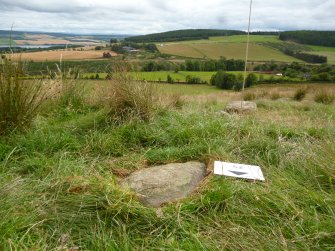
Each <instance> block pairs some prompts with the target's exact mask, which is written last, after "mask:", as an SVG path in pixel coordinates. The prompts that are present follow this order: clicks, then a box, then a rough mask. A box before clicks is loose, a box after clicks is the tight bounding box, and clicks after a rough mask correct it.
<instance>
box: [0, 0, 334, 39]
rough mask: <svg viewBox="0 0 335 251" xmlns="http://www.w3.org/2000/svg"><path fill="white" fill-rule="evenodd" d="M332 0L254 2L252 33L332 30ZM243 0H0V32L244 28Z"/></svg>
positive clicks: (246, 2) (245, 5)
mask: <svg viewBox="0 0 335 251" xmlns="http://www.w3.org/2000/svg"><path fill="white" fill-rule="evenodd" d="M334 9H335V1H334V0H320V1H317V2H316V1H312V0H295V1H290V0H272V1H266V0H254V5H253V14H252V26H251V27H252V29H253V30H293V29H323V30H326V29H332V30H333V29H334V27H335V14H334V11H333V10H334ZM248 10H249V0H240V1H236V0H207V1H203V0H165V1H160V0H137V1H132V0H122V1H120V0H117V1H116V0H109V1H108V0H66V1H59V0H58V1H55V0H30V1H27V0H0V11H1V16H0V22H1V23H0V29H8V28H9V27H10V26H11V24H12V23H13V22H15V26H14V28H15V29H17V30H19V29H20V30H37V31H38V30H44V31H62V32H80V33H125V34H144V33H152V32H161V31H167V30H172V29H186V28H216V29H219V28H222V29H241V30H245V29H246V27H247V21H248Z"/></svg>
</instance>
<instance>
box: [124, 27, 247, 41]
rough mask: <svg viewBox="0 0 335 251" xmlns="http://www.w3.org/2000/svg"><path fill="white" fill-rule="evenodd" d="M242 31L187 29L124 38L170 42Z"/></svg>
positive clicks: (241, 32)
mask: <svg viewBox="0 0 335 251" xmlns="http://www.w3.org/2000/svg"><path fill="white" fill-rule="evenodd" d="M243 34H246V33H245V32H244V31H238V30H215V29H188V30H176V31H168V32H162V33H155V34H149V35H142V36H134V37H128V38H125V41H130V42H136V43H151V42H172V41H185V40H198V39H208V38H209V37H214V36H231V35H243Z"/></svg>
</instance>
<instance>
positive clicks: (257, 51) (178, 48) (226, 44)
mask: <svg viewBox="0 0 335 251" xmlns="http://www.w3.org/2000/svg"><path fill="white" fill-rule="evenodd" d="M246 41H247V37H246V35H235V36H223V37H210V38H209V39H207V40H206V39H203V40H193V41H180V42H169V43H163V44H162V43H160V44H157V48H158V49H159V51H160V52H161V53H165V54H170V55H176V56H181V57H191V58H212V59H218V58H220V57H221V56H223V57H225V58H228V59H230V58H233V59H245V50H246ZM250 42H251V44H250V52H249V59H250V60H251V61H277V62H301V60H299V59H296V58H293V57H291V56H287V55H285V54H284V53H282V52H281V51H280V50H278V48H277V47H278V46H275V45H276V44H277V45H278V44H281V43H286V44H288V43H287V42H283V41H281V40H279V39H278V37H277V36H269V35H251V36H250ZM271 45H272V46H271ZM306 46H307V47H309V48H311V49H312V50H314V52H307V53H313V54H317V55H323V56H327V57H328V62H329V63H331V64H334V63H335V58H334V53H335V48H332V47H324V46H311V45H306Z"/></svg>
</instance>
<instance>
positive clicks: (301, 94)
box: [293, 88, 307, 101]
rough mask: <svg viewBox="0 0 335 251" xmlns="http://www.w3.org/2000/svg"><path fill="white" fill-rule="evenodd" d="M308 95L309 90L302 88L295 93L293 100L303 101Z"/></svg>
mask: <svg viewBox="0 0 335 251" xmlns="http://www.w3.org/2000/svg"><path fill="white" fill-rule="evenodd" d="M306 94H307V90H306V89H301V88H300V89H298V90H297V91H296V92H295V93H294V96H293V99H294V100H296V101H301V100H303V99H304V98H305V96H306Z"/></svg>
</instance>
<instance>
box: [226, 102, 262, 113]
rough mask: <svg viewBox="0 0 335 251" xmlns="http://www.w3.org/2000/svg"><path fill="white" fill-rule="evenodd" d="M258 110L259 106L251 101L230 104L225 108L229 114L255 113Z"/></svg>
mask: <svg viewBox="0 0 335 251" xmlns="http://www.w3.org/2000/svg"><path fill="white" fill-rule="evenodd" d="M256 110H257V104H256V103H255V102H251V101H233V102H230V103H229V104H228V105H227V106H226V108H225V111H226V112H229V113H232V112H237V113H241V112H253V111H256Z"/></svg>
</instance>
